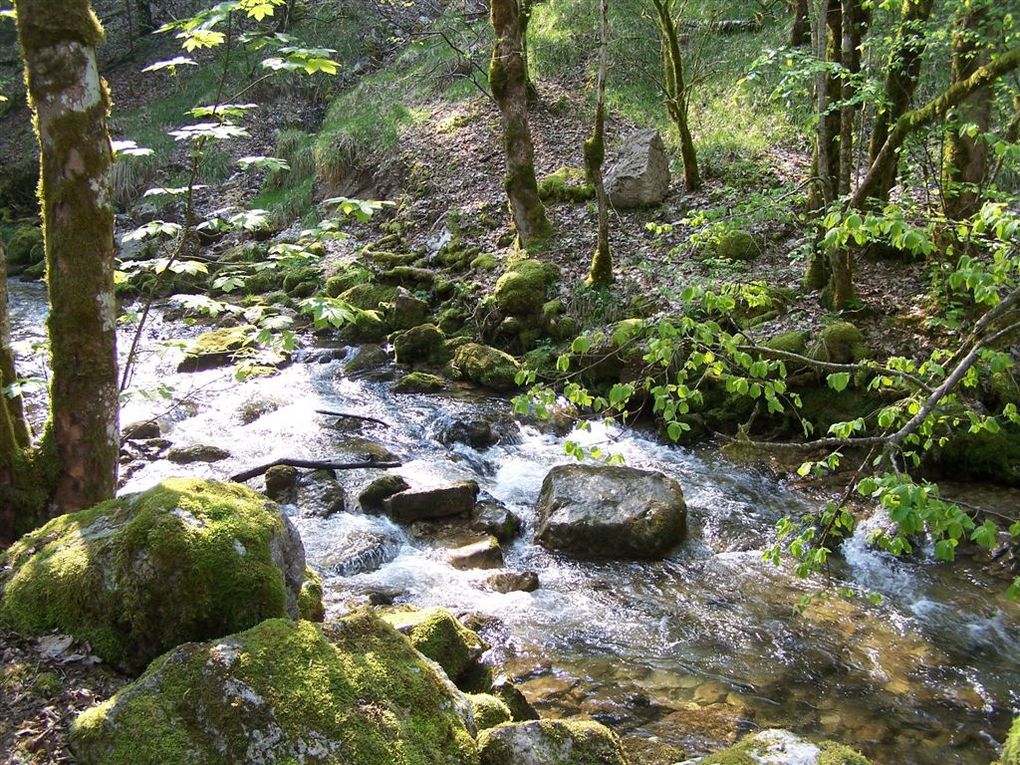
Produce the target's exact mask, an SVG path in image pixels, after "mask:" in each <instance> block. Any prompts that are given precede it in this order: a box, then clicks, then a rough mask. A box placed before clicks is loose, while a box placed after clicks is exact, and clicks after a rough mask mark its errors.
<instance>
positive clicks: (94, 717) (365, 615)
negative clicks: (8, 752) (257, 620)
mask: <svg viewBox="0 0 1020 765" xmlns="http://www.w3.org/2000/svg"><path fill="white" fill-rule="evenodd" d="M71 743H72V748H73V750H74V752H75V755H76V756H77V759H78V761H79V762H80V763H82V765H228V764H229V763H240V762H243V763H252V764H263V765H268V763H295V764H296V763H305V764H306V765H312V764H315V763H318V764H320V765H325V764H326V763H352V764H353V763H357V764H358V765H391V763H401V764H402V765H433V764H434V763H443V764H444V765H477V764H478V755H477V750H476V747H475V742H474V740H473V738H472V726H471V710H470V705H469V703H468V702H467V700H466V698H465V697H464V696H463V694H461V693H460V692H459V691H457V690H456V688H454V687H452V685H450V683H449V682H448V681H447V680H446V678H444V677H443V676H442V674H441V673H438V672H436V671H434V670H433V668H432V667H431V666H429V664H428V663H426V662H424V661H422V659H421V657H420V656H419V654H418V653H416V652H415V651H414V650H413V649H412V648H411V646H410V644H409V643H408V642H407V640H406V639H405V638H404V637H403V636H401V635H399V634H398V633H397V632H396V631H394V630H393V628H392V627H390V626H389V625H387V624H386V623H385V622H384V621H383V620H381V619H380V618H378V617H377V616H376V615H374V614H373V613H372V612H371V611H359V612H356V613H354V614H353V615H351V616H348V617H346V618H344V619H341V620H340V621H338V622H335V623H331V624H328V625H317V624H313V623H311V622H307V621H297V622H294V621H290V620H286V619H270V620H268V621H264V622H262V623H261V624H259V625H258V626H256V627H254V628H252V629H249V630H247V631H246V632H241V633H239V634H236V635H231V636H229V637H226V638H223V639H221V640H216V641H212V642H208V643H191V644H188V645H182V646H180V647H179V648H177V649H175V650H174V651H172V652H171V653H169V654H167V655H165V656H163V657H161V658H160V659H158V660H157V661H155V662H154V663H153V664H152V666H150V667H149V669H148V671H147V672H146V673H145V675H143V676H142V677H141V678H140V679H139V680H138V681H136V682H135V683H132V684H131V685H129V686H127V687H125V688H123V689H121V690H120V691H119V692H118V693H117V694H116V695H115V696H113V698H111V699H109V700H108V701H105V702H103V703H102V704H100V705H98V706H95V707H92V708H91V709H88V710H86V711H85V712H83V713H82V714H81V715H79V717H78V719H77V720H76V721H75V722H74V724H73V726H72V729H71Z"/></svg>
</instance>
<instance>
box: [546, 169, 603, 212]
mask: <svg viewBox="0 0 1020 765" xmlns="http://www.w3.org/2000/svg"><path fill="white" fill-rule="evenodd" d="M538 196H539V197H540V198H541V200H542V201H543V202H545V203H546V204H567V203H570V202H586V201H587V200H589V199H594V197H595V187H594V186H592V185H591V184H590V183H588V178H587V176H586V175H585V172H584V170H582V169H581V168H579V167H561V168H560V169H559V170H557V171H556V172H554V173H549V175H546V176H543V177H542V179H541V180H540V181H539V182H538Z"/></svg>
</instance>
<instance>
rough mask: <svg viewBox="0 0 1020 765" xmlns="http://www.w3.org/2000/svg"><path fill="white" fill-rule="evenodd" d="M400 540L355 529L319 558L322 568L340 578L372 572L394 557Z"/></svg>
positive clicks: (372, 531)
mask: <svg viewBox="0 0 1020 765" xmlns="http://www.w3.org/2000/svg"><path fill="white" fill-rule="evenodd" d="M399 552H400V540H399V539H398V538H397V537H396V536H394V535H393V534H387V533H386V532H383V531H377V530H368V529H354V530H352V531H350V532H349V533H347V534H345V535H344V536H343V537H342V538H341V539H340V540H339V541H338V542H337V543H336V544H335V545H334V546H332V547H331V548H330V550H329V551H328V552H326V553H325V554H324V555H323V556H322V564H323V565H324V566H327V567H328V568H329V569H330V570H331V571H333V572H334V573H336V574H339V575H340V576H355V575H356V574H364V573H367V572H369V571H375V570H376V569H378V568H380V567H381V566H383V565H385V564H387V563H389V562H390V561H391V560H393V559H394V558H396V557H397V553H399Z"/></svg>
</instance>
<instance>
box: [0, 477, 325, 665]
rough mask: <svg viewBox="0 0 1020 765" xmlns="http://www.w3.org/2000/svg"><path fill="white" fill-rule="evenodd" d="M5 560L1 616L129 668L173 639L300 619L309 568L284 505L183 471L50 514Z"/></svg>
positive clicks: (0, 573)
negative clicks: (83, 644) (80, 643)
mask: <svg viewBox="0 0 1020 765" xmlns="http://www.w3.org/2000/svg"><path fill="white" fill-rule="evenodd" d="M3 562H4V566H3V568H2V570H0V592H2V595H3V597H2V600H0V623H4V624H6V625H8V626H10V627H13V628H14V629H15V630H17V631H21V632H24V633H26V634H40V633H44V632H49V631H51V630H58V631H60V632H62V633H64V634H68V635H72V636H74V637H76V638H79V639H82V640H87V641H88V642H89V643H90V644H91V646H92V649H93V651H94V652H95V653H96V655H98V656H99V657H101V658H102V659H103V660H105V661H107V662H109V663H111V664H113V665H114V666H116V667H118V668H120V669H122V670H124V671H127V672H129V673H135V672H139V671H141V670H142V669H143V668H144V667H145V665H146V664H148V663H149V662H150V661H151V660H152V659H154V658H156V657H157V656H159V655H160V654H162V653H164V652H165V651H168V650H170V649H171V648H173V647H174V646H176V645H178V644H180V643H183V642H186V641H189V640H206V639H209V638H212V637H216V636H219V635H224V634H227V633H229V632H230V631H231V630H236V629H241V628H246V627H250V626H252V625H254V624H257V623H258V622H260V621H262V620H263V619H268V618H272V617H277V616H292V617H297V616H298V615H299V601H300V598H301V591H302V587H303V584H304V582H305V578H306V575H307V574H306V569H305V556H304V548H303V547H302V545H301V539H300V537H299V536H298V534H297V531H296V530H295V529H294V527H293V526H292V525H291V523H290V521H289V520H287V518H286V517H285V516H284V515H282V514H281V512H280V509H279V507H277V506H276V505H275V504H273V503H272V502H270V501H268V500H267V499H266V498H265V497H264V496H262V495H261V494H257V493H256V492H254V491H251V490H250V489H247V488H245V487H243V486H239V485H237V484H232V483H219V482H216V481H202V480H197V479H184V478H175V479H167V480H166V481H164V482H163V483H160V484H158V485H156V486H154V487H153V488H151V489H149V490H147V491H144V492H141V493H138V494H129V495H125V496H122V497H119V498H117V499H115V500H111V501H109V502H104V503H101V504H99V505H97V506H95V507H93V508H90V509H88V510H82V511H81V512H77V513H71V514H68V515H62V516H60V517H58V518H55V519H53V520H52V521H50V522H49V523H47V524H46V525H45V526H43V527H41V528H39V529H37V530H35V531H33V532H30V533H29V534H26V535H25V536H24V537H22V538H21V539H20V540H19V541H18V542H17V543H15V544H14V545H13V546H12V547H10V548H9V549H8V550H7V551H6V552H5V553H4V558H3Z"/></svg>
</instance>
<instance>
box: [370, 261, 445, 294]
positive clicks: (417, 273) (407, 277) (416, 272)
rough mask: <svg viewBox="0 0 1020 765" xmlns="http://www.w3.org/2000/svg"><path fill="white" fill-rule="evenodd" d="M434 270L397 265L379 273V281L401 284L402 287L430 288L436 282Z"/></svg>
mask: <svg viewBox="0 0 1020 765" xmlns="http://www.w3.org/2000/svg"><path fill="white" fill-rule="evenodd" d="M437 279H438V277H437V276H436V274H435V272H434V271H430V270H429V269H427V268H416V267H415V266H395V267H394V268H391V269H389V270H388V271H383V272H382V273H381V274H379V281H380V282H382V283H383V284H393V285H400V286H402V287H415V288H418V289H428V288H429V287H432V286H433V285H435V284H436V280H437Z"/></svg>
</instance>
